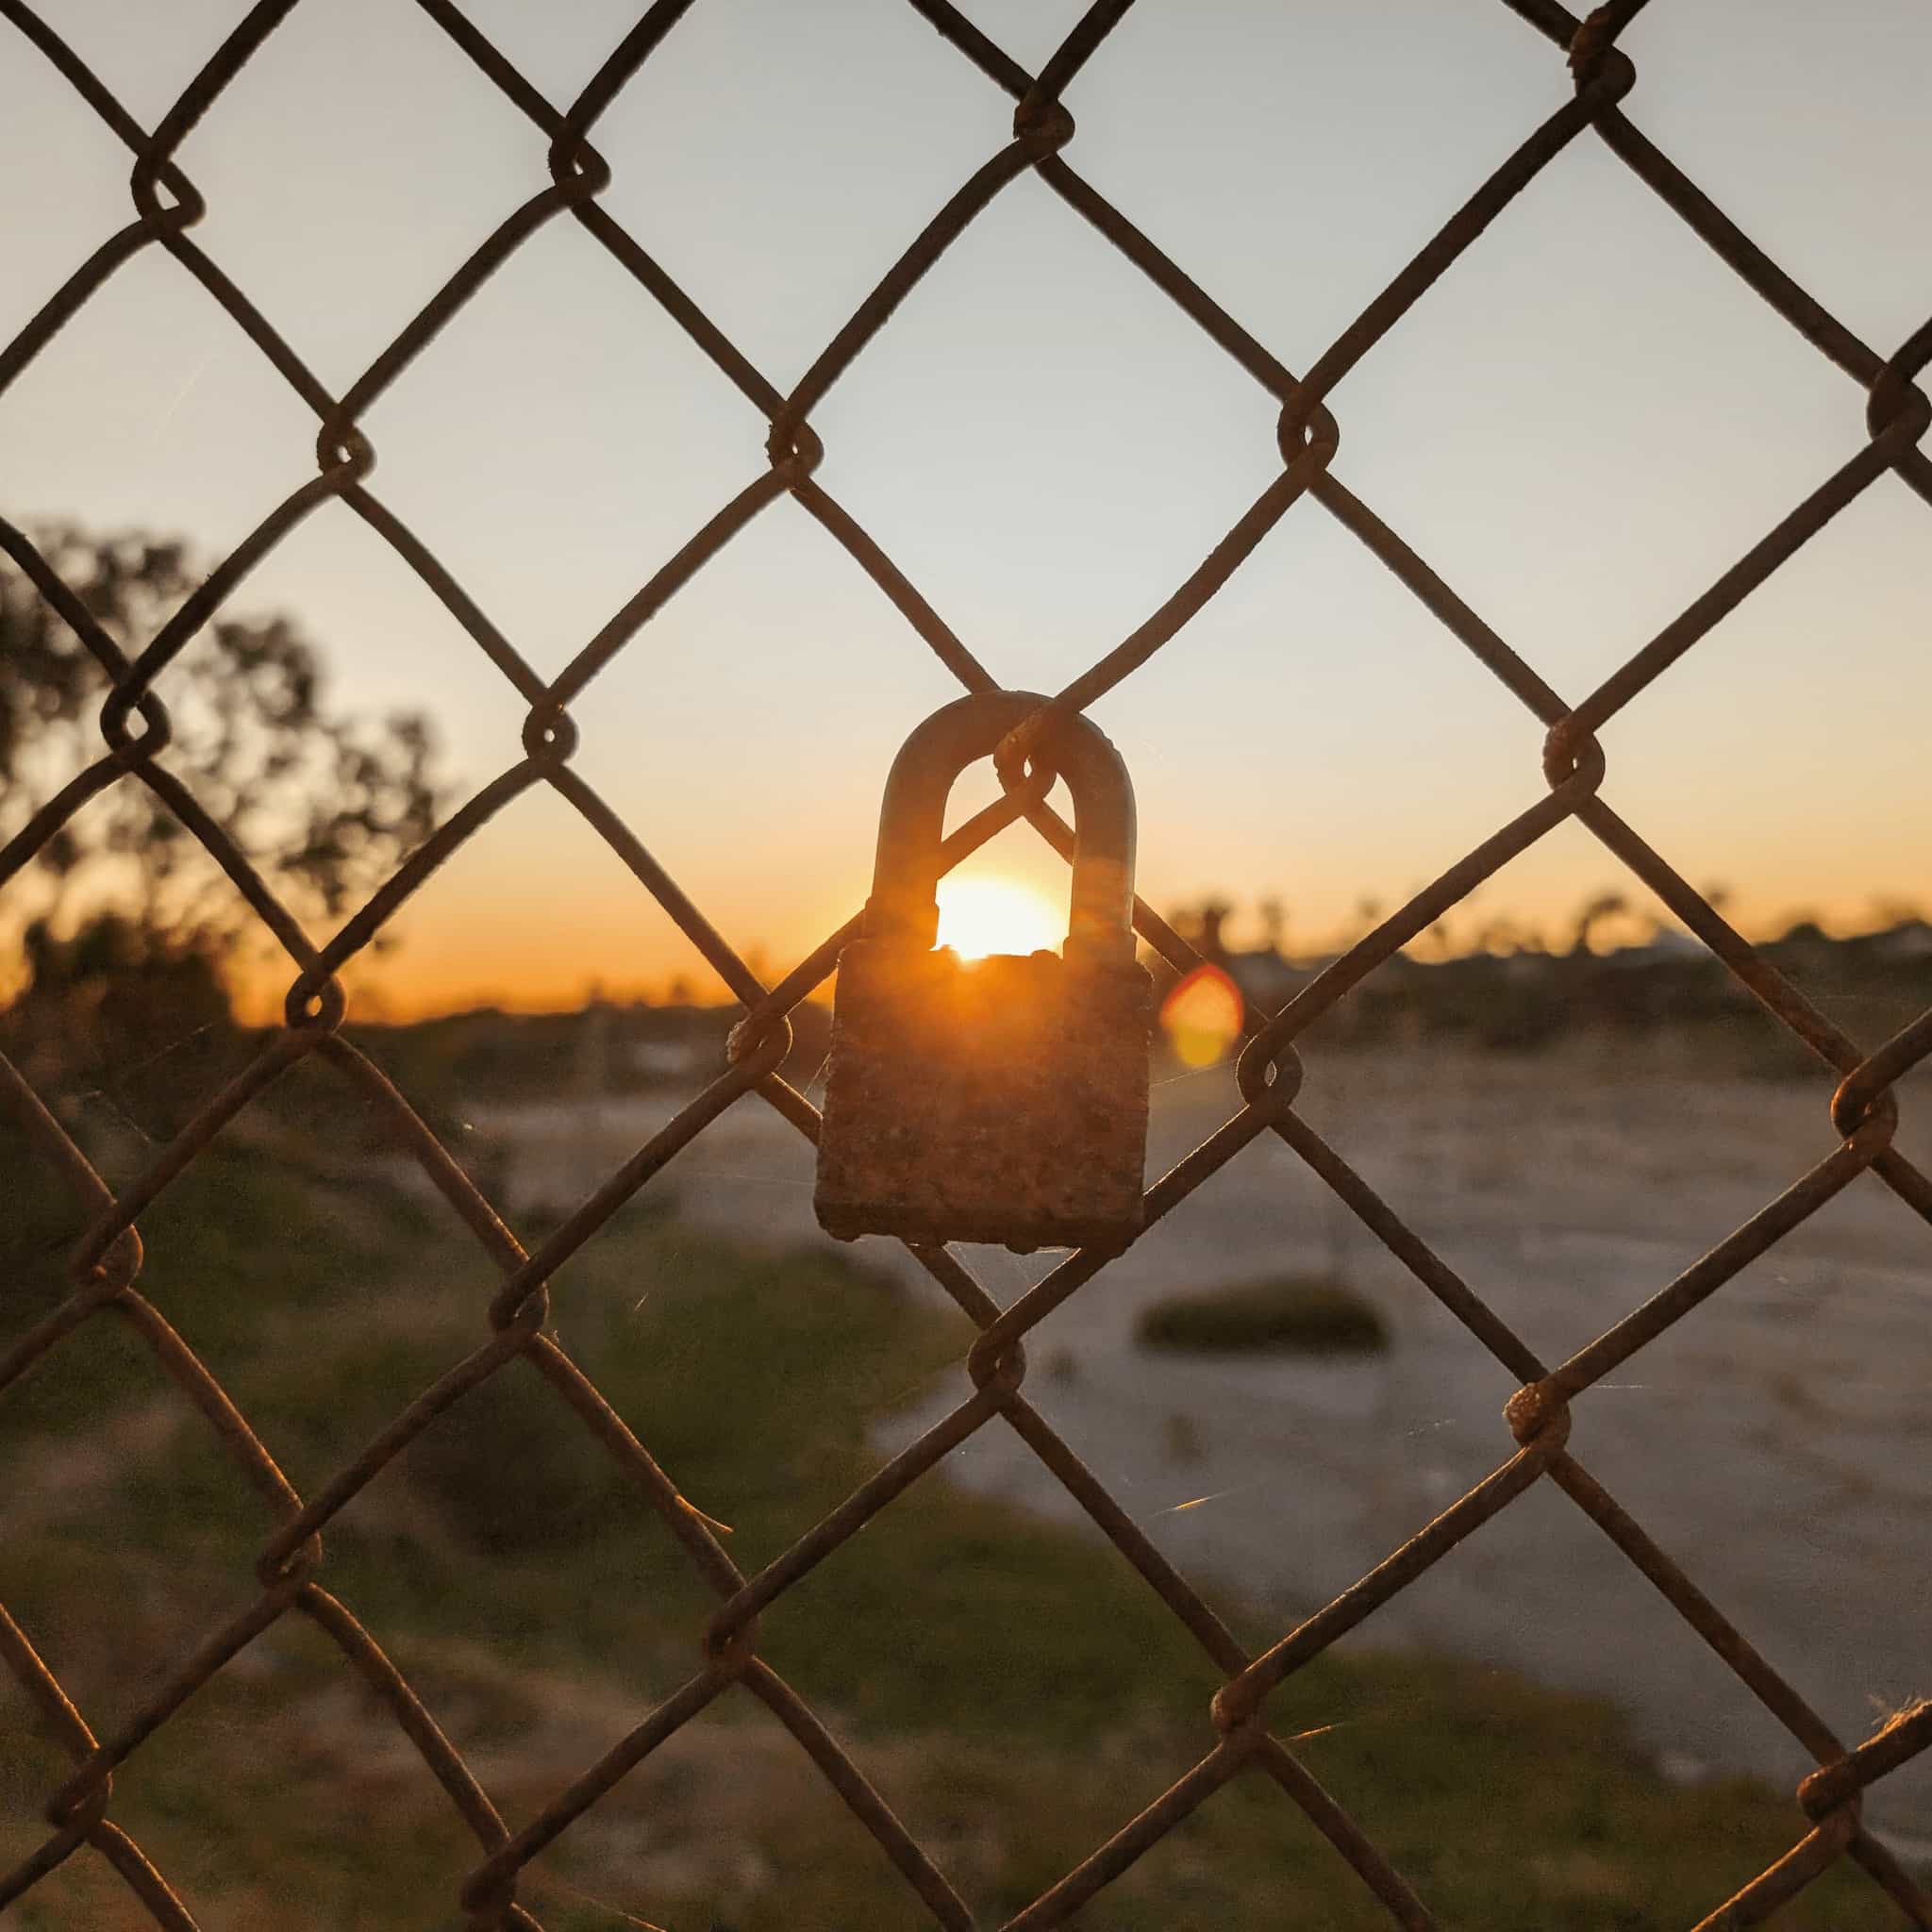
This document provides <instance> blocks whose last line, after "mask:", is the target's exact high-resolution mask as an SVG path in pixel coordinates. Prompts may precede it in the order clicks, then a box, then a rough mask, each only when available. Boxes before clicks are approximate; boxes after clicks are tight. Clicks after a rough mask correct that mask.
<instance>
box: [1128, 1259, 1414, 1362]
mask: <svg viewBox="0 0 1932 1932" xmlns="http://www.w3.org/2000/svg"><path fill="white" fill-rule="evenodd" d="M1134 1333H1135V1335H1136V1336H1137V1338H1138V1339H1139V1340H1140V1341H1141V1343H1142V1344H1143V1345H1144V1346H1145V1347H1148V1348H1171V1349H1186V1350H1191V1351H1193V1352H1195V1353H1198V1354H1202V1355H1247V1354H1274V1355H1375V1354H1379V1353H1380V1352H1381V1351H1382V1350H1384V1349H1386V1348H1387V1347H1388V1346H1389V1328H1388V1324H1386V1323H1385V1322H1384V1321H1383V1320H1382V1317H1381V1314H1380V1312H1379V1311H1378V1310H1377V1308H1376V1307H1375V1305H1374V1303H1373V1302H1371V1301H1369V1300H1367V1299H1366V1298H1364V1297H1363V1296H1361V1295H1359V1294H1357V1292H1356V1291H1355V1290H1353V1289H1352V1288H1350V1287H1349V1286H1348V1285H1347V1284H1346V1283H1345V1282H1341V1281H1337V1280H1334V1279H1332V1278H1331V1277H1329V1276H1325V1275H1307V1274H1286V1275H1271V1276H1270V1277H1269V1278H1268V1279H1267V1280H1265V1281H1242V1282H1237V1283H1235V1284H1234V1285H1232V1286H1231V1287H1227V1288H1214V1289H1208V1290H1206V1291H1203V1292H1201V1293H1198V1294H1176V1295H1169V1296H1167V1297H1166V1298H1164V1299H1163V1300H1160V1301H1158V1302H1150V1303H1149V1304H1148V1305H1147V1307H1144V1308H1143V1309H1141V1317H1140V1320H1139V1321H1138V1322H1137V1323H1136V1324H1135V1326H1134Z"/></svg>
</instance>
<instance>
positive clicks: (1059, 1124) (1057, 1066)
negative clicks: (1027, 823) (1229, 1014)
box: [813, 691, 1153, 1254]
mask: <svg viewBox="0 0 1932 1932" xmlns="http://www.w3.org/2000/svg"><path fill="white" fill-rule="evenodd" d="M1045 702H1046V701H1045V699H1043V698H1041V697H1039V696H1037V695H1035V694H1034V693H1033V692H1031V691H978V692H974V694H973V695H971V696H969V697H963V698H960V699H958V701H957V702H956V703H953V704H950V705H948V706H946V707H945V708H944V709H943V710H940V711H936V712H934V714H933V715H932V716H931V717H930V718H928V719H927V720H926V721H925V723H924V724H921V725H920V726H919V728H918V729H917V730H916V731H914V732H913V734H912V736H911V737H910V738H908V740H907V741H906V743H905V746H904V748H903V749H902V750H901V751H900V753H899V756H898V757H897V758H895V759H894V760H893V763H892V769H891V775H890V776H889V777H888V778H887V780H886V795H885V801H884V804H883V805H882V807H881V808H880V811H879V841H878V856H877V859H876V862H875V864H874V872H873V887H872V897H871V898H870V899H869V900H867V902H866V908H865V924H864V927H863V929H862V937H860V938H858V939H857V940H855V941H852V942H851V944H849V945H848V946H847V947H846V948H845V950H844V952H843V953H842V954H841V955H840V958H839V984H838V991H837V995H836V997H835V1000H834V1003H833V1012H832V1058H831V1071H830V1074H829V1075H828V1079H827V1086H826V1091H825V1111H824V1127H823V1129H822V1131H821V1133H820V1137H819V1167H818V1188H817V1191H816V1193H815V1194H814V1196H813V1206H814V1207H815V1208H816V1209H817V1210H818V1218H819V1224H820V1226H822V1227H823V1228H824V1229H825V1230H826V1232H827V1233H829V1234H834V1235H837V1236H838V1237H839V1238H840V1239H841V1240H843V1241H850V1240H852V1239H853V1238H855V1237H856V1236H858V1235H861V1234H891V1235H898V1236H900V1237H902V1238H903V1239H904V1240H907V1241H933V1242H938V1241H1000V1242H1004V1243H1005V1244H1006V1245H1007V1246H1008V1247H1009V1248H1012V1249H1014V1250H1016V1251H1017V1252H1020V1253H1023V1254H1024V1253H1026V1252H1028V1251H1030V1250H1032V1249H1034V1248H1041V1247H1084V1246H1087V1245H1089V1244H1090V1243H1108V1244H1112V1243H1116V1242H1124V1241H1126V1240H1128V1239H1129V1238H1131V1236H1132V1235H1133V1234H1134V1233H1135V1232H1136V1231H1137V1230H1138V1229H1139V1227H1140V1225H1141V1179H1142V1173H1143V1169H1144V1166H1145V1161H1146V1152H1147V1070H1148V1061H1147V1049H1148V1035H1149V1031H1150V1028H1151V1026H1152V1020H1153V1012H1152V1009H1153V983H1152V981H1151V980H1150V979H1149V977H1148V975H1147V971H1146V969H1145V968H1144V967H1143V966H1142V965H1141V963H1140V961H1139V960H1138V959H1136V958H1135V957H1134V933H1133V924H1132V914H1133V905H1134V793H1133V788H1132V786H1131V785H1130V783H1129V782H1128V778H1127V772H1126V767H1125V766H1124V764H1123V763H1122V762H1121V757H1120V754H1119V753H1118V752H1117V751H1116V750H1115V749H1114V747H1113V745H1112V743H1111V742H1110V741H1108V738H1107V737H1106V736H1105V735H1104V734H1103V733H1102V732H1101V730H1100V728H1099V726H1098V725H1096V724H1093V723H1092V722H1091V720H1089V719H1088V718H1086V717H1084V716H1075V717H1074V718H1071V719H1069V720H1068V721H1066V723H1065V724H1064V726H1063V727H1062V728H1061V729H1060V730H1059V731H1058V733H1057V735H1056V736H1055V738H1054V741H1053V742H1052V744H1051V746H1050V748H1049V749H1050V756H1051V758H1052V762H1053V763H1054V764H1055V765H1057V766H1058V770H1059V772H1060V773H1061V774H1062V775H1063V776H1064V777H1065V779H1066V781H1067V786H1068V789H1069V790H1070V791H1072V792H1073V795H1074V833H1075V839H1076V850H1075V854H1074V881H1073V894H1072V903H1071V908H1070V918H1069V920H1068V932H1067V940H1066V944H1065V947H1064V949H1063V952H1064V957H1062V955H1061V954H1058V953H1048V952H1040V953H1032V954H1028V955H1026V956H1024V957H1021V956H1017V955H995V956H993V957H991V958H985V959H977V960H971V961H968V960H962V959H961V958H959V957H958V954H957V953H955V952H954V951H953V950H952V949H951V948H950V947H944V948H941V949H940V950H937V951H935V950H934V949H933V942H934V941H935V939H936V938H937V937H938V929H939V908H938V906H937V905H936V904H935V902H934V891H935V889H936V887H937V886H938V883H939V876H940V842H941V834H942V832H943V829H944V824H945V811H946V800H947V798H948V796H949V795H950V794H951V792H952V790H953V786H954V783H955V781H956V780H957V779H958V775H959V774H960V773H961V772H962V771H964V770H965V768H966V767H967V766H968V765H970V764H971V763H973V761H974V759H975V758H986V757H989V756H990V755H991V752H992V750H993V748H994V747H995V746H996V745H997V744H998V743H999V742H1000V741H1001V740H1002V739H1003V738H1004V737H1005V736H1006V735H1007V733H1008V731H1010V730H1011V729H1012V728H1013V727H1014V726H1015V725H1016V724H1019V723H1020V722H1021V721H1022V720H1023V719H1024V718H1026V717H1028V716H1030V715H1031V714H1032V713H1033V712H1034V711H1036V710H1038V709H1039V708H1040V707H1041V705H1042V704H1044V703H1045Z"/></svg>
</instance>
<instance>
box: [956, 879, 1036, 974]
mask: <svg viewBox="0 0 1932 1932" xmlns="http://www.w3.org/2000/svg"><path fill="white" fill-rule="evenodd" d="M938 897H939V907H940V941H939V942H940V944H941V945H942V946H951V947H952V948H953V950H954V951H955V952H956V953H958V955H959V957H960V958H962V959H983V958H986V956H987V955H988V954H989V953H1037V952H1040V951H1041V950H1046V951H1049V952H1051V951H1054V950H1056V949H1058V946H1059V943H1060V941H1062V940H1063V939H1065V938H1066V925H1067V922H1066V915H1065V914H1064V913H1063V912H1061V911H1059V910H1058V909H1056V908H1054V907H1052V906H1050V905H1048V904H1047V902H1046V900H1045V899H1044V898H1042V897H1041V894H1040V893H1038V892H1036V891H1034V890H1033V888H1032V887H1031V886H1023V885H1021V884H1019V883H1018V882H1017V881H1015V880H1013V879H999V878H961V877H960V876H959V875H958V874H948V875H947V876H946V877H944V878H942V879H941V881H940V886H939V894H938Z"/></svg>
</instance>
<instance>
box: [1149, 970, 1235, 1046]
mask: <svg viewBox="0 0 1932 1932" xmlns="http://www.w3.org/2000/svg"><path fill="white" fill-rule="evenodd" d="M1160 1024H1161V1027H1162V1029H1163V1030H1164V1031H1165V1033H1166V1034H1167V1042H1168V1045H1169V1046H1171V1047H1172V1048H1173V1049H1174V1058H1176V1059H1177V1060H1179V1061H1180V1063H1181V1065H1182V1066H1184V1067H1211V1066H1212V1065H1213V1064H1214V1063H1215V1061H1216V1060H1218V1059H1221V1058H1224V1057H1225V1055H1226V1053H1227V1050H1228V1048H1229V1047H1231V1046H1232V1045H1233V1044H1234V1043H1235V1041H1237V1040H1238V1039H1240V1037H1241V988H1240V987H1238V986H1237V985H1236V984H1235V983H1234V981H1233V980H1232V979H1230V978H1229V977H1228V976H1227V974H1225V973H1224V972H1223V971H1222V970H1221V968H1220V967H1219V966H1211V965H1202V966H1196V967H1195V968H1194V970H1193V971H1192V972H1191V974H1188V976H1187V977H1186V978H1185V979H1183V980H1182V981H1181V982H1180V984H1179V985H1178V986H1176V987H1175V988H1174V991H1172V992H1170V993H1169V994H1168V996H1167V997H1166V998H1165V999H1164V1000H1162V1001H1161V1003H1160Z"/></svg>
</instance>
